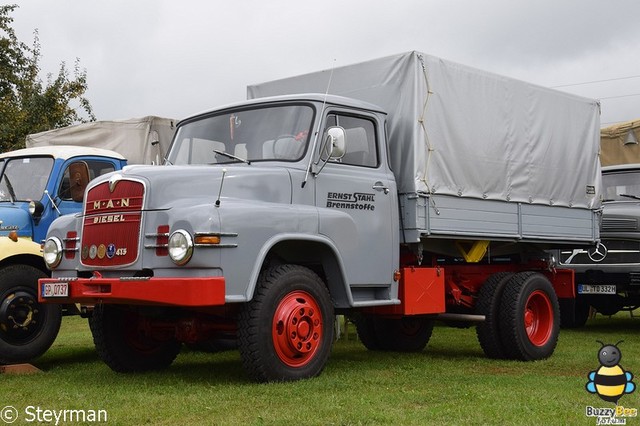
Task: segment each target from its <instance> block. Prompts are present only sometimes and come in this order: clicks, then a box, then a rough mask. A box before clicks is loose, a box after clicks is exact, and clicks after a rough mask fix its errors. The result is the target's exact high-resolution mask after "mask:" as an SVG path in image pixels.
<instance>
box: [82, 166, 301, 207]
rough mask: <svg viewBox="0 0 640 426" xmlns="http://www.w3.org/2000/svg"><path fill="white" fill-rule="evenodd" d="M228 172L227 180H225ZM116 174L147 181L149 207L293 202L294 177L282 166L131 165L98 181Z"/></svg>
mask: <svg viewBox="0 0 640 426" xmlns="http://www.w3.org/2000/svg"><path fill="white" fill-rule="evenodd" d="M223 171H224V181H223V179H222V176H223ZM116 174H120V175H122V177H123V178H125V179H137V180H140V181H142V182H143V183H144V184H145V187H146V188H145V200H146V206H145V207H146V209H164V208H170V207H172V206H174V205H175V204H176V202H177V201H179V203H180V204H183V205H194V206H195V205H198V204H208V203H215V201H216V200H217V199H218V194H220V199H221V200H222V201H224V200H225V199H231V198H235V199H246V200H252V201H262V202H270V203H281V204H290V203H291V190H292V188H291V176H290V174H289V172H288V170H287V169H284V168H282V167H277V168H276V167H256V166H254V165H244V164H242V165H235V164H234V165H229V164H227V165H224V167H223V166H222V165H209V166H127V167H125V168H124V169H123V170H122V171H120V172H114V173H110V174H107V175H104V177H103V178H100V179H96V180H95V181H94V182H92V185H91V186H93V185H94V184H98V183H99V182H103V181H105V180H107V181H108V180H109V179H110V177H111V176H114V175H116Z"/></svg>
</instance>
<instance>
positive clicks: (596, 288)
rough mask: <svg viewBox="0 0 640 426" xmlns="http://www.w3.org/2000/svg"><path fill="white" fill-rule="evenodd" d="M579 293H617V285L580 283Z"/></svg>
mask: <svg viewBox="0 0 640 426" xmlns="http://www.w3.org/2000/svg"><path fill="white" fill-rule="evenodd" d="M578 294H616V286H615V285H594V284H580V285H578Z"/></svg>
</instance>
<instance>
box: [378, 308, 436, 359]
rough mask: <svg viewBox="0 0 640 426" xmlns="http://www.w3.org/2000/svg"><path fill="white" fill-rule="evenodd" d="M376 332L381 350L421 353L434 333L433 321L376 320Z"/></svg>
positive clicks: (413, 317)
mask: <svg viewBox="0 0 640 426" xmlns="http://www.w3.org/2000/svg"><path fill="white" fill-rule="evenodd" d="M375 330H376V335H377V338H378V342H379V343H380V349H382V350H387V351H398V352H420V351H421V350H423V349H424V348H425V346H427V343H429V339H431V334H432V333H433V320H430V319H427V318H424V317H415V316H405V317H402V318H376V322H375Z"/></svg>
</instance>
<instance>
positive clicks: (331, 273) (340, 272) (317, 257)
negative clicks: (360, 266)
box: [245, 233, 353, 307]
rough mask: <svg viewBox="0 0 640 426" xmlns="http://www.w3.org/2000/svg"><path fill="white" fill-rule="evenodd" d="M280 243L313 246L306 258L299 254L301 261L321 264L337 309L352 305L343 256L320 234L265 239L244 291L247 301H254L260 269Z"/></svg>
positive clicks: (276, 236)
mask: <svg viewBox="0 0 640 426" xmlns="http://www.w3.org/2000/svg"><path fill="white" fill-rule="evenodd" d="M282 244H295V245H296V246H299V245H309V246H313V247H314V249H313V254H311V253H309V255H305V253H298V255H299V256H300V257H301V258H304V259H305V260H307V261H310V262H311V263H318V264H322V265H323V267H324V268H325V273H326V274H327V278H328V280H327V281H328V282H327V283H326V284H327V286H328V287H329V292H330V293H331V297H332V299H333V300H334V302H335V303H336V305H338V306H340V307H346V306H352V305H353V297H352V295H351V292H350V291H349V287H348V285H346V278H345V277H346V274H345V267H344V264H343V262H342V257H341V256H340V255H339V252H338V248H337V247H336V245H335V244H334V243H333V241H331V240H330V239H329V238H327V237H325V236H322V235H309V234H297V233H285V234H278V235H274V236H273V237H272V238H270V239H269V240H267V241H266V242H265V244H264V245H263V246H262V247H261V248H260V251H259V252H258V255H257V257H256V262H255V263H254V265H253V269H252V271H251V277H250V280H249V285H248V286H247V291H246V294H245V300H246V301H249V300H251V299H252V298H253V294H254V292H255V288H256V286H257V283H258V278H259V276H260V272H261V271H262V266H263V265H264V264H265V262H266V260H267V257H268V256H269V254H270V253H271V252H272V251H273V250H275V249H276V247H277V246H278V245H282ZM319 247H322V248H323V249H326V250H327V251H328V253H327V252H325V253H322V251H321V250H319V249H318V248H319Z"/></svg>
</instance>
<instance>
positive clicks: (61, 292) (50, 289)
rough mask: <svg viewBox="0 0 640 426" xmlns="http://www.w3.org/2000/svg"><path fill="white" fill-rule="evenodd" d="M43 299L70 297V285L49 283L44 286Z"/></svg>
mask: <svg viewBox="0 0 640 426" xmlns="http://www.w3.org/2000/svg"><path fill="white" fill-rule="evenodd" d="M42 297H43V298H50V297H69V283H47V284H43V285H42Z"/></svg>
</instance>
